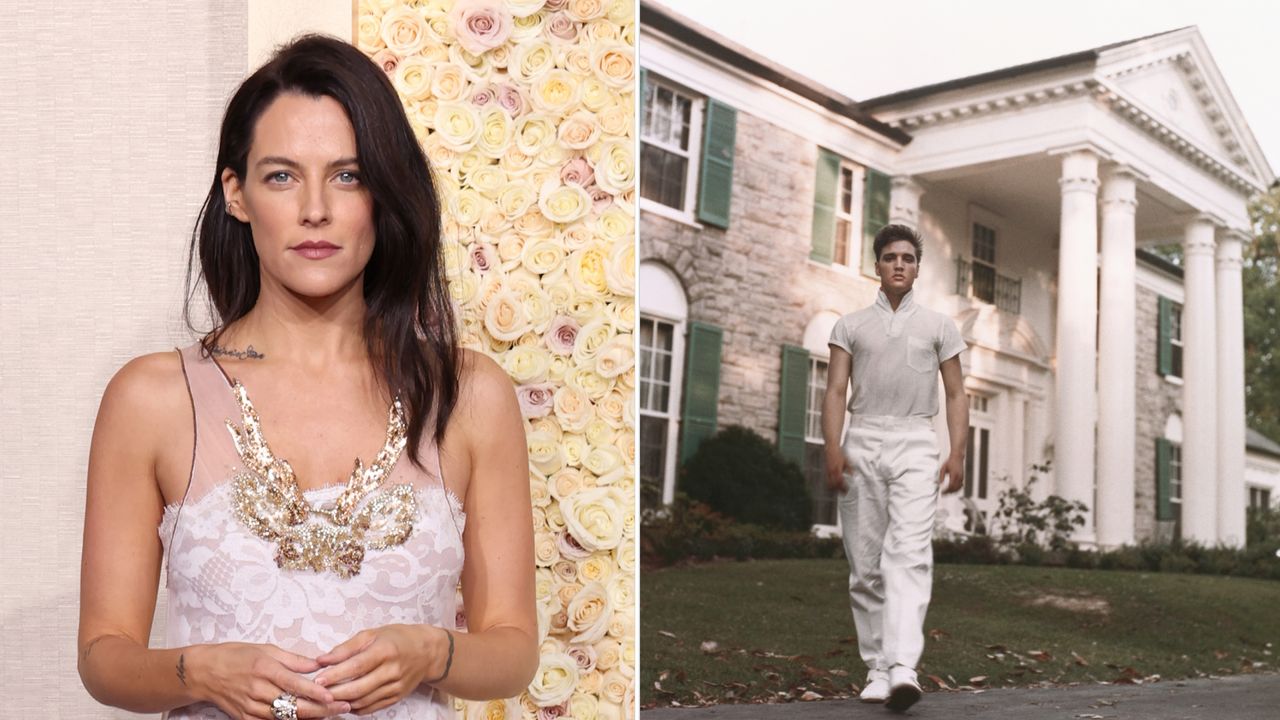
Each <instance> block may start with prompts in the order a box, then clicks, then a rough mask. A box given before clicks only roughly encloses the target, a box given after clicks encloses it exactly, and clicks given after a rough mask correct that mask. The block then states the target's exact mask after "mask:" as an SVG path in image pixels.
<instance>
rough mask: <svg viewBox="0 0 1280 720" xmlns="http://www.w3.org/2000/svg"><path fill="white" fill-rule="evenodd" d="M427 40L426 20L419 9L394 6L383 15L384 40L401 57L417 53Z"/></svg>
mask: <svg viewBox="0 0 1280 720" xmlns="http://www.w3.org/2000/svg"><path fill="white" fill-rule="evenodd" d="M426 40H427V27H426V21H425V20H423V18H422V15H421V14H419V13H418V11H417V10H414V9H413V8H410V7H403V6H401V7H393V8H391V9H390V10H388V11H387V13H386V14H385V15H383V16H382V42H383V43H385V44H386V46H387V49H389V50H391V52H394V53H395V54H397V55H399V56H400V57H407V56H409V55H413V54H415V53H417V52H418V51H419V50H421V49H422V45H423V43H425V42H426Z"/></svg>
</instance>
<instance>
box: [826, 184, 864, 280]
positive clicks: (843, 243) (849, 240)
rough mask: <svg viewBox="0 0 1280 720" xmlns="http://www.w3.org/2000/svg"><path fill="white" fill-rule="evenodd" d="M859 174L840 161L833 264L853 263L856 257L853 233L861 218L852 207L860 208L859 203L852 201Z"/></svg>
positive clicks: (855, 238) (832, 249)
mask: <svg viewBox="0 0 1280 720" xmlns="http://www.w3.org/2000/svg"><path fill="white" fill-rule="evenodd" d="M860 174H861V173H860V171H859V169H858V168H857V167H856V166H854V165H853V164H851V163H849V162H847V161H842V162H841V163H840V178H839V181H838V182H837V184H836V234H835V238H834V240H833V243H832V248H831V255H832V256H831V262H832V263H833V264H835V265H853V264H854V261H855V259H856V258H857V257H858V255H857V253H856V252H855V242H856V241H857V239H858V235H857V234H855V233H856V229H857V228H858V227H860V226H861V224H862V218H861V217H860V215H861V213H860V212H859V213H855V212H854V208H858V209H859V210H861V204H860V203H855V202H854V188H855V187H857V186H858V184H857V183H855V182H854V180H855V178H856V176H858V175H860Z"/></svg>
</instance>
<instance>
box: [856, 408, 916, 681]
mask: <svg viewBox="0 0 1280 720" xmlns="http://www.w3.org/2000/svg"><path fill="white" fill-rule="evenodd" d="M843 449H844V457H845V482H846V484H847V485H848V489H847V490H846V492H845V493H844V494H843V495H842V496H841V498H840V523H841V526H842V531H843V535H844V552H845V557H847V558H848V559H849V604H850V607H851V608H852V610H853V623H854V626H855V627H856V628H857V631H858V651H859V652H860V653H861V655H862V659H863V661H864V662H866V664H867V667H868V668H870V669H873V670H888V669H889V668H890V667H892V666H894V665H905V666H906V667H909V668H915V667H916V665H918V664H919V662H920V653H921V652H922V651H923V650H924V616H925V611H926V610H928V608H929V597H930V593H931V591H932V588H933V544H932V540H933V518H934V512H935V510H936V509H937V505H938V489H939V488H938V468H939V457H938V438H937V434H936V433H935V432H934V430H933V423H932V421H931V420H929V419H927V418H919V417H914V418H913V417H908V418H902V417H883V416H866V415H864V416H856V417H854V418H853V421H852V422H851V423H850V425H849V430H848V431H847V432H846V433H845V438H844V448H843Z"/></svg>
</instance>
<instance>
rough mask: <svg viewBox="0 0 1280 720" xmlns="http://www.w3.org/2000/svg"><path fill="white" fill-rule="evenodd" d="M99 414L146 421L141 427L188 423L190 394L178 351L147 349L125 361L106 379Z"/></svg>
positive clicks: (114, 417) (161, 426)
mask: <svg viewBox="0 0 1280 720" xmlns="http://www.w3.org/2000/svg"><path fill="white" fill-rule="evenodd" d="M98 417H99V420H101V419H102V418H104V417H107V418H111V419H120V420H131V421H145V422H144V423H143V426H144V427H156V428H165V427H168V428H172V424H171V423H173V422H175V421H176V422H182V421H183V420H185V421H186V422H187V423H189V422H190V418H191V398H190V396H189V395H188V393H187V381H186V376H185V375H184V374H183V370H182V359H181V358H180V357H179V356H178V353H176V352H173V351H172V350H170V351H168V352H156V353H147V354H146V355H139V356H138V357H135V358H134V359H132V360H130V361H129V362H127V363H125V364H124V366H122V367H121V368H120V369H119V370H117V371H116V373H115V375H113V376H112V378H111V381H110V382H108V383H107V388H106V390H105V391H104V392H103V394H102V405H101V406H100V407H99V409H98ZM136 429H138V427H135V430H136Z"/></svg>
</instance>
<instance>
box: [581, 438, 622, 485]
mask: <svg viewBox="0 0 1280 720" xmlns="http://www.w3.org/2000/svg"><path fill="white" fill-rule="evenodd" d="M582 466H583V467H584V468H586V469H587V470H589V471H590V472H592V473H594V474H595V476H596V478H597V482H599V483H600V484H601V485H608V484H611V483H612V482H614V481H616V480H618V479H619V478H620V477H621V473H618V474H617V475H615V474H614V473H616V472H617V471H618V470H621V469H622V453H621V452H619V451H618V448H616V447H614V446H612V445H597V446H595V447H593V448H591V451H590V452H588V453H587V456H586V457H584V458H583V459H582ZM606 478H608V481H606Z"/></svg>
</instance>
